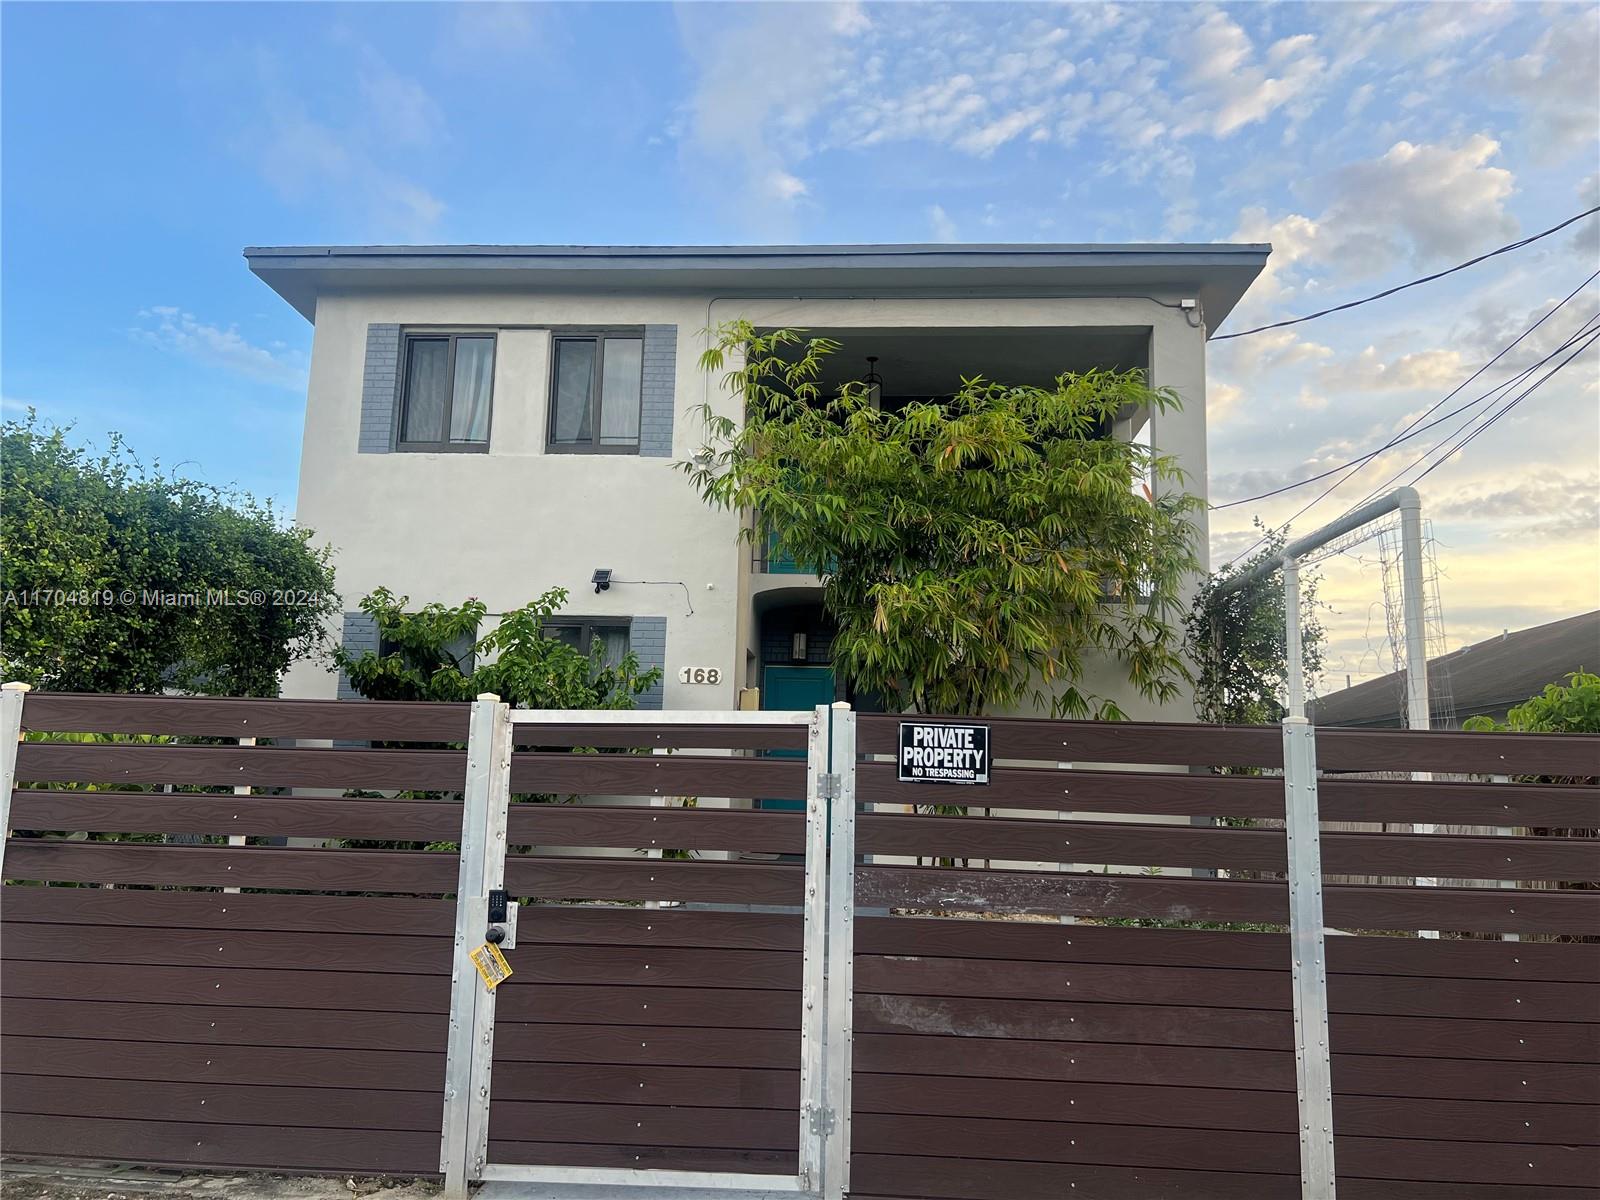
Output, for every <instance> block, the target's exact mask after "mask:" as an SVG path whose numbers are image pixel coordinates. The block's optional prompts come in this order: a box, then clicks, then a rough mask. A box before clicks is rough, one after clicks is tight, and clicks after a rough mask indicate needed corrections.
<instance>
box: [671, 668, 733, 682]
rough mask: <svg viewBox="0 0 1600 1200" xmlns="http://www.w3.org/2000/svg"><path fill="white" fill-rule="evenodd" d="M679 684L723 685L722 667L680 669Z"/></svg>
mask: <svg viewBox="0 0 1600 1200" xmlns="http://www.w3.org/2000/svg"><path fill="white" fill-rule="evenodd" d="M678 682H679V683H721V682H722V669H721V668H720V667H679V668H678Z"/></svg>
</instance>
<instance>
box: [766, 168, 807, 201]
mask: <svg viewBox="0 0 1600 1200" xmlns="http://www.w3.org/2000/svg"><path fill="white" fill-rule="evenodd" d="M764 190H765V191H766V193H767V195H769V196H771V197H772V198H773V199H774V200H781V201H783V202H784V203H785V204H792V203H794V202H795V201H796V200H799V199H801V198H802V197H804V196H806V195H808V194H810V189H809V188H808V187H806V181H805V180H804V179H801V178H800V177H799V176H798V175H791V174H789V172H787V171H780V170H772V171H769V172H767V178H766V181H765V184H764Z"/></svg>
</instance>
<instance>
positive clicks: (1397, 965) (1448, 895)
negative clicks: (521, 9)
mask: <svg viewBox="0 0 1600 1200" xmlns="http://www.w3.org/2000/svg"><path fill="white" fill-rule="evenodd" d="M23 711H24V716H23V724H24V726H25V727H26V728H27V729H28V730H30V731H32V734H33V736H34V738H35V739H38V738H43V739H44V740H30V741H27V742H25V743H24V744H23V745H22V746H21V747H20V748H19V754H18V766H17V777H18V780H19V784H21V785H23V786H19V787H18V789H17V790H16V792H15V795H14V800H13V809H12V820H11V825H12V828H13V830H15V831H16V832H15V833H14V834H13V836H11V837H10V838H9V840H8V842H7V849H6V868H5V872H6V878H7V881H8V882H7V885H6V887H5V888H4V892H3V895H0V899H3V912H0V954H3V956H4V969H3V971H0V1052H3V1068H0V1069H3V1077H0V1085H3V1086H0V1110H3V1117H4V1121H3V1124H0V1137H3V1147H4V1150H5V1151H6V1152H7V1153H10V1154H19V1155H47V1156H52V1157H56V1156H62V1157H76V1158H92V1159H99V1160H121V1161H128V1162H139V1163H150V1164H173V1165H183V1166H216V1167H227V1168H236V1169H237V1168H263V1169H266V1168H273V1169H303V1170H308V1171H330V1172H331V1171H339V1172H385V1173H404V1174H432V1173H435V1172H436V1171H437V1169H438V1163H439V1146H440V1138H439V1128H440V1117H441V1106H442V1090H443V1081H444V1058H445V1046H446V1030H447V1027H448V1023H449V1005H450V979H449V976H450V970H451V961H452V944H453V933H454V904H453V899H452V895H453V892H454V890H455V887H456V880H457V871H458V859H457V855H456V853H455V851H454V849H453V848H452V844H453V843H454V842H455V841H456V840H457V839H458V838H459V836H460V826H461V801H460V791H461V788H462V786H463V781H464V779H465V774H466V757H467V756H466V751H465V749H464V743H465V742H466V740H467V726H468V714H469V706H467V705H411V704H375V703H369V702H362V703H350V702H343V703H335V702H321V701H254V700H249V701H246V700H211V699H192V698H169V697H122V696H65V695H52V694H30V695H29V696H28V697H27V699H26V703H25V705H24V710H23ZM897 723H898V718H894V717H883V716H862V717H860V718H859V722H858V747H859V750H860V752H861V755H862V761H861V762H860V763H859V764H858V769H857V774H856V784H857V797H858V799H859V800H860V801H861V803H862V805H863V808H862V811H861V812H860V814H859V816H858V819H857V828H856V837H857V845H856V849H857V851H858V853H859V854H860V855H861V856H862V858H861V862H860V865H859V867H858V869H857V872H856V885H855V886H856V901H857V904H858V905H859V907H860V918H859V920H857V921H856V922H855V926H854V929H855V946H854V1039H853V1063H854V1071H855V1074H854V1081H853V1109H852V1137H853V1151H852V1155H851V1158H852V1193H851V1194H852V1195H853V1196H854V1197H856V1198H857V1200H867V1198H870V1197H879V1198H884V1200H888V1198H891V1197H892V1198H897V1200H904V1198H909V1197H930V1198H937V1200H1044V1198H1045V1197H1049V1198H1051V1200H1056V1198H1058V1197H1063V1196H1069V1195H1070V1196H1073V1197H1085V1198H1088V1197H1103V1198H1105V1200H1133V1198H1135V1197H1137V1198H1141V1200H1143V1198H1147V1197H1183V1198H1184V1200H1193V1198H1197V1197H1216V1198H1219V1200H1220V1198H1224V1197H1249V1198H1251V1200H1256V1198H1258V1197H1266V1198H1272V1197H1284V1198H1285V1200H1287V1198H1289V1197H1294V1196H1297V1195H1298V1194H1299V1150H1298V1139H1297V1105H1296V1093H1295V1061H1294V1036H1293V1020H1292V1011H1291V989H1290V976H1289V961H1290V943H1289V938H1288V936H1287V934H1286V933H1285V932H1283V927H1284V925H1285V924H1286V922H1287V920H1288V907H1287V905H1288V896H1287V888H1286V886H1285V883H1284V882H1283V879H1282V873H1283V871H1284V869H1285V859H1286V852H1285V835H1284V833H1283V831H1282V830H1281V829H1280V828H1265V827H1256V828H1250V827H1246V826H1247V825H1248V821H1249V820H1250V819H1257V820H1281V819H1282V817H1283V815H1284V792H1283V781H1282V780H1281V778H1277V777H1276V776H1275V775H1274V774H1273V772H1275V771H1276V770H1277V769H1278V768H1279V767H1281V764H1282V738H1281V734H1280V732H1279V731H1278V730H1277V729H1259V728H1224V727H1208V726H1198V725H1153V724H1140V723H1122V724H1116V725H1106V724H1093V723H1081V722H1052V721H1032V720H1021V719H996V720H993V721H990V722H989V724H990V726H991V746H992V750H993V753H994V755H995V757H996V759H997V761H998V763H999V765H998V766H997V767H995V769H994V770H993V773H992V782H991V784H990V785H989V786H988V787H987V788H983V789H968V790H965V791H957V790H955V789H951V788H929V787H926V786H918V785H910V784H901V783H899V782H898V781H897V780H896V777H895V776H896V773H895V768H894V766H893V763H892V762H889V761H885V760H884V758H883V757H882V756H888V755H892V754H893V752H894V749H895V745H896V738H897V730H896V726H897ZM514 731H515V738H514V741H515V746H516V749H515V752H514V753H513V754H512V759H511V790H512V792H513V794H514V795H516V796H517V797H519V798H529V802H523V801H519V802H518V803H514V804H513V805H512V807H511V811H510V813H509V817H508V840H509V841H510V842H511V843H512V845H513V852H512V853H511V854H510V855H509V856H508V858H507V863H506V872H505V877H506V884H507V888H508V890H509V891H510V893H511V894H512V895H513V896H514V897H517V898H520V899H522V900H524V901H526V902H528V903H526V904H525V906H524V908H523V909H522V912H521V916H520V922H519V929H518V945H517V947H516V948H515V949H513V950H512V951H510V952H509V954H508V957H509V958H510V960H511V963H512V966H513V968H514V970H515V974H513V976H512V977H511V978H510V980H509V981H507V982H506V983H505V984H504V985H503V986H502V987H501V988H500V989H499V991H498V993H497V1009H496V1018H495V1039H494V1070H493V1103H492V1106H491V1110H490V1128H489V1137H490V1143H489V1151H490V1158H491V1159H492V1160H493V1161H496V1162H499V1163H505V1164H515V1163H530V1164H538V1165H541V1166H594V1167H653V1168H677V1169H692V1170H713V1171H723V1170H725V1171H738V1172H746V1173H748V1172H754V1173H764V1174H773V1175H786V1174H791V1173H792V1172H794V1171H795V1169H796V1165H797V1148H798V1126H799V1119H798V1106H799V1102H800V1094H799V1069H798V1067H799V1043H800V1027H801V1019H800V1018H801V1011H800V989H801V974H802V967H801V946H802V917H801V913H800V908H799V906H800V904H801V902H802V899H803V891H804V889H803V881H804V871H803V866H802V864H801V861H800V859H801V856H802V854H803V850H804V837H805V822H804V818H803V816H802V815H801V814H800V813H797V812H792V811H775V810H773V809H770V808H762V807H761V806H759V804H757V803H756V802H757V801H760V800H768V799H771V800H794V799H799V798H801V797H803V796H804V794H805V789H806V768H805V765H804V763H802V762H800V761H797V760H796V759H795V758H793V757H792V755H793V754H794V753H795V752H796V751H799V750H802V749H803V748H804V747H805V745H806V731H805V727H804V726H799V725H792V726H783V727H772V728H762V727H755V726H746V725H740V726H735V725H715V724H712V725H690V724H682V723H676V722H671V721H654V720H649V721H644V722H637V723H628V724H620V725H619V724H605V723H600V722H594V721H587V722H586V721H581V720H579V721H572V722H565V723H537V724H531V723H530V724H518V725H516V726H515V727H514ZM84 732H101V733H114V734H119V735H124V734H125V735H144V734H159V735H166V736H168V737H170V738H173V739H177V740H176V741H174V742H169V743H165V744H135V743H130V742H120V743H111V744H96V743H85V742H82V741H76V740H73V741H67V740H57V741H52V740H50V739H51V737H52V736H54V735H59V734H76V733H84ZM240 738H254V739H257V740H258V741H260V742H263V743H269V744H263V745H256V746H239V745H236V744H216V743H218V740H219V739H221V740H222V741H223V742H235V741H237V739H240ZM1317 742H1318V746H1317V749H1318V757H1319V764H1320V766H1321V768H1322V771H1323V778H1322V781H1321V786H1320V798H1321V807H1322V815H1323V816H1324V817H1325V818H1327V819H1328V820H1330V821H1331V820H1339V821H1364V822H1372V823H1376V824H1379V825H1380V826H1382V827H1384V829H1385V830H1387V829H1388V828H1389V827H1392V826H1396V825H1399V826H1405V825H1409V824H1411V823H1414V822H1432V823H1436V824H1455V825H1481V826H1486V827H1491V828H1502V827H1504V828H1510V829H1512V830H1514V831H1516V832H1515V833H1513V835H1512V836H1498V837H1497V836H1479V835H1466V834H1460V835H1428V836H1423V835H1418V834H1414V833H1406V832H1388V831H1379V832H1372V833H1353V832H1352V833H1340V832H1332V831H1330V832H1328V833H1326V834H1325V835H1324V837H1323V842H1322V852H1323V863H1324V867H1325V869H1326V870H1327V872H1328V873H1330V874H1338V875H1382V876H1385V877H1389V878H1391V879H1398V880H1400V881H1401V882H1398V883H1395V884H1393V885H1386V886H1369V885H1357V884H1348V885H1347V884H1337V885H1330V886H1328V887H1326V888H1325V890H1324V901H1325V916H1326V921H1327V923H1328V925H1329V926H1330V927H1331V928H1332V929H1333V930H1336V931H1342V932H1334V933H1330V934H1329V935H1328V938H1327V947H1326V953H1327V962H1328V974H1329V982H1328V1003H1329V1010H1330V1019H1329V1037H1330V1041H1331V1045H1332V1048H1333V1062H1332V1066H1333V1080H1334V1092H1335V1099H1334V1112H1335V1124H1336V1130H1337V1154H1338V1165H1339V1171H1340V1180H1339V1190H1340V1194H1341V1195H1342V1196H1345V1197H1358V1198H1360V1197H1383V1198H1386V1200H1387V1198H1395V1200H1447V1198H1448V1200H1491V1198H1493V1200H1503V1198H1509V1197H1517V1198H1519V1200H1521V1198H1523V1197H1551V1198H1554V1197H1559V1198H1560V1200H1579V1198H1580V1197H1585V1196H1593V1195H1596V1194H1597V1193H1596V1190H1595V1183H1596V1180H1597V1179H1600V944H1597V943H1596V942H1595V941H1594V940H1593V939H1595V938H1596V937H1600V892H1596V891H1593V890H1590V891H1583V890H1576V889H1573V888H1570V887H1563V886H1559V885H1564V884H1571V883H1574V882H1582V881H1585V880H1592V879H1593V877H1594V875H1595V873H1596V872H1595V870H1594V866H1595V862H1594V856H1593V852H1592V847H1593V845H1594V844H1595V843H1594V842H1593V841H1585V840H1582V839H1565V838H1552V837H1535V836H1528V835H1527V832H1526V831H1528V830H1530V829H1548V828H1559V829H1571V828H1594V827H1597V826H1600V788H1597V787H1596V786H1594V785H1592V784H1582V783H1574V782H1572V781H1573V780H1575V779H1578V780H1581V779H1584V778H1590V779H1592V778H1594V777H1596V776H1600V739H1595V738H1583V737H1571V738H1564V737H1546V736H1532V735H1477V734H1420V733H1418V734H1413V733H1407V732H1381V731H1380V732H1365V731H1362V732H1343V731H1321V732H1319V734H1318V739H1317ZM348 743H356V745H353V746H352V745H349V744H348ZM574 749H579V750H582V751H584V753H576V754H575V753H571V752H570V751H572V750H574ZM595 751H598V753H596V752H595ZM766 751H778V752H780V753H781V755H782V756H779V757H768V756H766V755H765V754H764V752H766ZM1066 763H1071V764H1073V765H1072V766H1071V767H1066V766H1063V765H1060V764H1066ZM1217 768H1228V769H1231V770H1233V771H1235V772H1237V771H1238V769H1240V768H1260V769H1262V770H1263V771H1264V772H1265V773H1257V774H1240V773H1232V774H1219V773H1217V772H1216V769H1217ZM1413 769H1414V770H1430V771H1437V772H1449V773H1452V774H1453V775H1455V776H1458V778H1456V779H1453V780H1451V781H1438V782H1416V783H1413V782H1409V781H1406V780H1395V779H1384V780H1369V779H1359V778H1354V777H1351V775H1353V773H1358V772H1375V771H1397V770H1413ZM1342 773H1350V774H1342ZM1490 776H1510V777H1513V778H1516V779H1518V780H1519V782H1513V783H1498V782H1492V781H1491V780H1490ZM1544 777H1552V778H1559V779H1562V780H1563V781H1564V782H1562V783H1559V784H1555V783H1552V784H1545V783H1540V782H1534V780H1537V779H1540V778H1544ZM236 787H248V788H250V789H253V792H252V794H244V795H236V794H235V793H234V791H233V789H234V788H236ZM173 789H177V790H173ZM291 789H292V790H293V791H292V793H291V791H290V790H291ZM346 792H360V793H363V794H361V795H345V794H344V793H346ZM532 798H537V802H531V801H532ZM933 804H940V805H954V804H959V805H961V806H964V807H965V808H966V810H967V811H966V812H965V813H964V814H962V813H956V814H951V813H946V814H938V813H934V812H929V811H916V808H917V806H928V805H933ZM1214 818H1230V819H1231V820H1230V822H1229V823H1228V824H1227V825H1218V824H1217V823H1216V822H1215V821H1214V820H1213V819H1214ZM119 834H128V835H140V837H141V838H142V840H112V839H113V835H119ZM164 835H179V836H181V837H183V838H184V839H185V841H188V842H191V843H192V842H196V841H198V842H199V843H200V844H173V843H171V842H168V841H164V840H159V839H160V838H161V837H162V836H164ZM241 835H242V836H245V837H247V838H248V839H249V841H250V844H246V845H236V844H227V841H226V839H227V838H228V837H229V836H234V837H238V836H241ZM152 838H155V839H158V840H151V839H152ZM269 842H270V843H271V844H264V843H269ZM347 842H355V843H356V844H355V845H348V844H346V843H347ZM429 843H432V844H433V847H434V848H432V849H426V848H423V847H425V846H426V845H427V844H429ZM1419 875H1427V876H1436V877H1440V878H1450V879H1463V880H1483V881H1488V882H1489V883H1490V884H1491V886H1486V887H1481V888H1469V887H1447V888H1440V887H1417V886H1413V885H1412V884H1411V883H1410V882H1409V881H1410V880H1411V879H1412V878H1414V877H1416V876H1419ZM1495 884H1506V885H1507V886H1493V885H1495ZM1530 885H1537V886H1530ZM234 888H237V889H241V890H238V891H232V890H223V889H234ZM1062 918H1066V919H1068V921H1070V922H1072V923H1063V921H1062ZM1417 930H1442V931H1444V933H1445V936H1444V937H1442V938H1440V939H1437V940H1431V939H1419V938H1417V937H1416V936H1413V935H1414V933H1415V931H1417ZM1346 933H1348V934H1349V936H1345V934H1346ZM1458 934H1463V935H1471V936H1467V937H1458V936H1456V935H1458ZM1379 935H1384V936H1379ZM1507 936H1520V937H1522V938H1524V939H1525V940H1522V941H1511V940H1501V938H1502V937H1507ZM1584 938H1587V939H1591V940H1589V941H1581V940H1574V939H1584ZM1558 939H1565V940H1558Z"/></svg>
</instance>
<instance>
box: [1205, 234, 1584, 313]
mask: <svg viewBox="0 0 1600 1200" xmlns="http://www.w3.org/2000/svg"><path fill="white" fill-rule="evenodd" d="M1597 212H1600V205H1596V206H1595V207H1594V208H1591V209H1589V210H1588V211H1586V212H1581V213H1579V214H1578V215H1577V216H1575V217H1568V218H1567V219H1566V220H1565V221H1563V222H1561V224H1559V225H1552V226H1550V228H1549V229H1546V230H1544V231H1543V232H1542V233H1536V234H1534V235H1533V236H1532V237H1525V238H1523V239H1522V240H1521V241H1518V242H1511V243H1510V244H1508V245H1505V246H1501V247H1500V248H1499V249H1498V250H1491V251H1489V253H1487V254H1480V255H1478V257H1477V258H1469V259H1467V261H1466V262H1464V263H1457V264H1456V265H1455V266H1453V267H1450V268H1449V269H1448V270H1444V271H1436V272H1434V273H1433V274H1432V275H1424V276H1423V277H1422V278H1421V279H1413V280H1412V281H1411V282H1410V283H1402V284H1400V285H1399V286H1398V287H1392V288H1386V289H1385V290H1384V291H1381V292H1377V293H1375V294H1374V295H1371V296H1367V297H1366V298H1364V299H1361V300H1351V301H1349V302H1348V303H1345V304H1335V305H1334V306H1333V307H1332V308H1325V309H1323V310H1322V311H1321V312H1314V313H1307V314H1306V315H1305V316H1303V317H1291V318H1289V320H1287V321H1274V322H1273V323H1272V324H1271V325H1258V326H1256V327H1255V328H1254V329H1242V330H1240V331H1239V332H1238V333H1219V334H1216V335H1214V336H1213V337H1212V338H1211V339H1210V340H1211V341H1213V342H1225V341H1227V340H1228V339H1229V338H1242V337H1249V336H1250V335H1251V334H1252V333H1265V332H1267V330H1269V329H1285V328H1287V327H1288V326H1290V325H1299V324H1302V323H1304V322H1306V321H1315V320H1316V319H1317V318H1318V317H1325V316H1327V315H1328V314H1329V313H1336V312H1344V311H1345V310H1346V309H1348V308H1359V307H1360V306H1361V305H1363V304H1371V303H1372V302H1373V301H1374V300H1382V299H1383V298H1384V297H1385V296H1392V295H1394V294H1395V293H1396V292H1403V291H1405V290H1406V289H1407V288H1414V287H1418V286H1420V285H1422V284H1424V283H1432V282H1433V281H1434V280H1435V279H1443V278H1444V277H1445V276H1446V275H1454V274H1455V273H1456V272H1457V271H1465V270H1466V269H1467V268H1468V267H1475V266H1477V265H1478V264H1479V263H1481V262H1484V261H1486V260H1488V259H1491V258H1494V257H1495V256H1496V255H1499V254H1509V253H1510V252H1511V251H1513V250H1520V249H1522V248H1523V247H1524V246H1531V245H1532V244H1533V243H1534V242H1537V241H1538V240H1539V239H1540V238H1547V237H1549V236H1550V235H1551V234H1552V233H1560V232H1561V231H1562V230H1563V229H1565V228H1566V227H1567V226H1568V225H1571V224H1573V223H1574V222H1575V221H1581V220H1583V219H1584V218H1585V217H1592V216H1594V214H1595V213H1597Z"/></svg>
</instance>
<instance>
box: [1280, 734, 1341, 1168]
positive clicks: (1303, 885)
mask: <svg viewBox="0 0 1600 1200" xmlns="http://www.w3.org/2000/svg"><path fill="white" fill-rule="evenodd" d="M1283 791H1284V810H1285V811H1284V816H1285V821H1284V827H1285V830H1286V831H1287V837H1288V860H1289V949H1290V960H1289V961H1290V977H1291V980H1292V983H1293V988H1294V1074H1295V1091H1296V1094H1297V1096H1298V1098H1299V1128H1300V1195H1301V1196H1302V1198H1303V1200H1333V1197H1334V1162H1333V1068H1332V1057H1331V1053H1330V1047H1329V1042H1328V958H1327V952H1326V947H1325V945H1324V937H1323V923H1322V826H1321V817H1320V815H1319V813H1318V810H1317V746H1316V731H1315V730H1314V729H1313V727H1312V726H1311V725H1310V724H1309V723H1308V722H1307V721H1306V719H1305V718H1304V717H1298V716H1296V717H1286V718H1284V722H1283Z"/></svg>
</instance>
